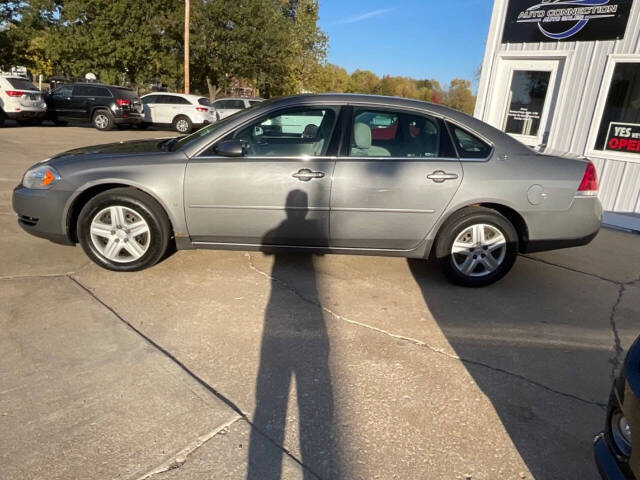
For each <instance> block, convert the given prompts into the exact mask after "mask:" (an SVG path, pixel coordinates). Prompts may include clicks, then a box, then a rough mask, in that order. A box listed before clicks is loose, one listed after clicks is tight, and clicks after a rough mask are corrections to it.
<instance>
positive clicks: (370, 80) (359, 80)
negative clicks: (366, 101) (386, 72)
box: [347, 70, 380, 95]
mask: <svg viewBox="0 0 640 480" xmlns="http://www.w3.org/2000/svg"><path fill="white" fill-rule="evenodd" d="M347 91H348V92H351V93H365V94H370V95H371V94H376V93H379V91H380V78H378V76H377V75H376V74H375V73H373V72H372V71H370V70H356V71H355V72H353V73H352V74H351V78H350V79H349V86H348V89H347Z"/></svg>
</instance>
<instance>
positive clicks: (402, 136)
mask: <svg viewBox="0 0 640 480" xmlns="http://www.w3.org/2000/svg"><path fill="white" fill-rule="evenodd" d="M349 156H351V157H394V158H455V157H456V154H455V150H454V149H453V145H452V144H451V139H450V138H449V135H448V133H447V131H446V127H445V125H444V122H443V121H442V120H440V119H438V118H435V117H432V116H430V115H425V114H417V113H412V112H402V111H384V110H369V109H365V108H356V109H355V110H354V117H353V124H352V129H351V145H350V150H349Z"/></svg>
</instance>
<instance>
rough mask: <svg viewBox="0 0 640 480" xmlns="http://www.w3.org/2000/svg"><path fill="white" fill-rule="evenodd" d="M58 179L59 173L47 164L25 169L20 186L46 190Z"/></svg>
mask: <svg viewBox="0 0 640 480" xmlns="http://www.w3.org/2000/svg"><path fill="white" fill-rule="evenodd" d="M59 181H60V174H59V173H58V172H57V171H56V169H55V168H53V167H51V166H49V165H42V166H39V167H33V168H30V169H29V170H27V172H26V173H25V174H24V177H23V178H22V186H23V187H25V188H35V189H38V190H46V189H47V188H51V187H52V186H54V185H55V184H56V183H58V182H59Z"/></svg>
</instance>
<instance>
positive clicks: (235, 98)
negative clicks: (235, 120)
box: [215, 97, 264, 102]
mask: <svg viewBox="0 0 640 480" xmlns="http://www.w3.org/2000/svg"><path fill="white" fill-rule="evenodd" d="M218 100H253V101H255V100H257V101H259V102H263V101H264V98H260V97H221V98H216V100H215V101H216V102H217V101H218Z"/></svg>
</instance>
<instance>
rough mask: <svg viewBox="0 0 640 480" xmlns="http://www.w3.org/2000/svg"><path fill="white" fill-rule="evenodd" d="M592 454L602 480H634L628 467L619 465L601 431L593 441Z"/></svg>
mask: <svg viewBox="0 0 640 480" xmlns="http://www.w3.org/2000/svg"><path fill="white" fill-rule="evenodd" d="M593 455H594V457H595V460H596V465H597V466H598V471H599V472H600V476H601V477H602V478H603V480H635V478H634V476H633V474H632V473H631V472H629V471H628V467H625V466H624V465H621V464H620V462H619V461H618V459H617V458H616V457H615V455H614V454H613V452H612V451H611V448H610V447H609V444H608V442H607V440H606V437H605V435H604V434H603V433H601V434H599V435H597V436H596V438H595V439H594V441H593Z"/></svg>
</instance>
